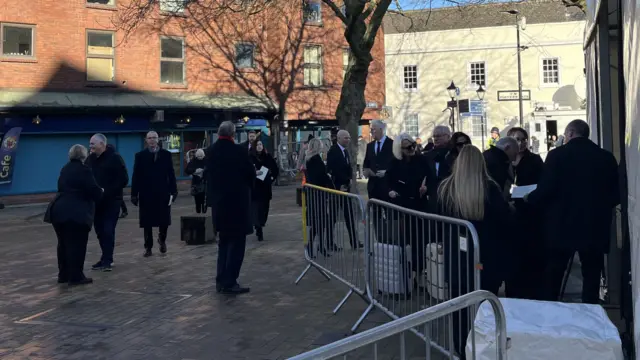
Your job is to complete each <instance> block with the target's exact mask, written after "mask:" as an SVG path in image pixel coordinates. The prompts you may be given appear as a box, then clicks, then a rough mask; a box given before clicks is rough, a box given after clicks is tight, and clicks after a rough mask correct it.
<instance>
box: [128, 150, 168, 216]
mask: <svg viewBox="0 0 640 360" xmlns="http://www.w3.org/2000/svg"><path fill="white" fill-rule="evenodd" d="M172 195H173V199H174V200H175V197H176V196H177V195H178V188H177V184H176V174H175V171H174V169H173V159H172V157H171V153H170V152H169V151H167V150H165V149H158V151H157V152H155V153H154V152H151V151H149V149H144V150H142V151H140V152H138V153H137V154H136V157H135V162H134V164H133V176H132V177H131V196H132V197H133V196H137V197H138V202H139V203H138V208H139V215H140V221H139V223H140V227H142V228H144V227H159V226H169V225H171V206H169V199H170V197H171V196H172Z"/></svg>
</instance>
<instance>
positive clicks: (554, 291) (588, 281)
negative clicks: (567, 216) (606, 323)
mask: <svg viewBox="0 0 640 360" xmlns="http://www.w3.org/2000/svg"><path fill="white" fill-rule="evenodd" d="M575 253H576V252H575V251H571V250H553V251H550V252H549V254H548V255H547V256H548V262H547V266H546V268H545V277H546V283H545V286H544V289H543V296H542V297H543V299H542V300H546V301H558V300H560V299H559V297H560V288H561V287H562V279H563V277H564V273H565V271H566V270H567V264H568V263H569V259H571V257H573V256H574V255H575ZM578 256H580V263H581V264H582V266H581V267H582V302H583V303H585V304H598V303H599V302H600V276H601V274H602V269H603V266H604V253H603V252H602V251H597V250H596V251H593V250H592V251H589V250H581V251H578Z"/></svg>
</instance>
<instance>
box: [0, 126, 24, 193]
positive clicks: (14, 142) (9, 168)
mask: <svg viewBox="0 0 640 360" xmlns="http://www.w3.org/2000/svg"><path fill="white" fill-rule="evenodd" d="M21 131H22V128H21V127H14V128H11V129H9V131H7V133H6V134H4V138H3V139H2V146H0V184H10V183H11V179H12V177H13V168H14V166H15V163H16V160H15V159H16V152H17V151H18V140H20V132H21Z"/></svg>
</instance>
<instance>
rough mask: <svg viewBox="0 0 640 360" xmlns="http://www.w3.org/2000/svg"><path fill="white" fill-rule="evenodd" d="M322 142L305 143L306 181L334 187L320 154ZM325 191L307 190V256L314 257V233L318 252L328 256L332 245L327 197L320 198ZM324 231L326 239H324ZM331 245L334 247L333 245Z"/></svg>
mask: <svg viewBox="0 0 640 360" xmlns="http://www.w3.org/2000/svg"><path fill="white" fill-rule="evenodd" d="M323 147H324V146H323V144H322V141H321V140H320V139H317V138H313V139H311V140H309V143H308V144H307V152H306V154H305V168H306V178H307V183H308V184H311V185H316V186H320V187H323V188H328V189H334V188H335V187H334V186H333V181H332V180H331V177H330V176H329V174H327V167H326V166H325V164H324V161H323V160H322V157H321V156H320V153H321V152H322V150H323ZM324 194H326V193H325V192H318V191H316V190H313V191H308V192H307V194H306V196H307V222H308V224H309V225H310V226H311V234H310V236H309V244H308V245H307V251H308V253H309V256H311V257H314V251H315V247H314V240H315V237H316V235H320V249H319V251H320V253H321V254H322V255H324V256H325V257H328V256H329V253H328V250H329V249H330V247H329V244H332V245H333V223H334V221H333V220H332V219H331V217H330V216H329V213H330V212H329V207H330V206H329V199H328V198H327V199H322V198H320V196H321V195H324ZM325 232H326V235H327V237H326V241H325V240H324V239H325ZM332 247H335V245H333V246H332Z"/></svg>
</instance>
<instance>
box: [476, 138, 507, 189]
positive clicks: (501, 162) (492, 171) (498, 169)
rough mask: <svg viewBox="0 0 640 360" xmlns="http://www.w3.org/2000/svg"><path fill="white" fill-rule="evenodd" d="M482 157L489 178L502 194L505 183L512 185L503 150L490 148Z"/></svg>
mask: <svg viewBox="0 0 640 360" xmlns="http://www.w3.org/2000/svg"><path fill="white" fill-rule="evenodd" d="M483 155H484V161H485V162H486V163H487V171H488V172H489V176H491V178H492V179H493V181H495V182H496V183H497V184H498V187H500V189H501V190H502V191H503V194H504V191H505V187H506V186H507V183H508V182H511V183H513V178H512V175H511V174H512V173H511V171H510V169H511V161H509V157H508V156H507V154H506V153H505V152H504V151H503V150H501V149H498V148H497V147H495V146H491V147H490V148H489V149H488V150H486V151H485V152H484V153H483Z"/></svg>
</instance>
